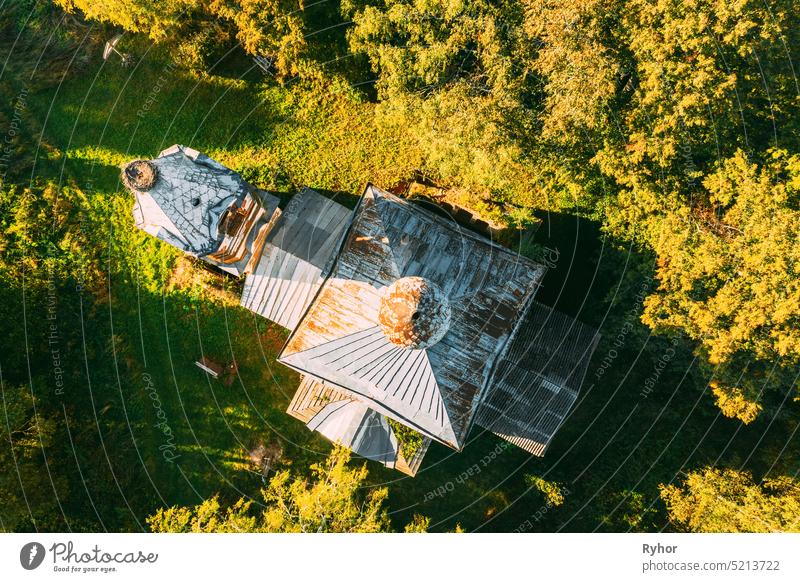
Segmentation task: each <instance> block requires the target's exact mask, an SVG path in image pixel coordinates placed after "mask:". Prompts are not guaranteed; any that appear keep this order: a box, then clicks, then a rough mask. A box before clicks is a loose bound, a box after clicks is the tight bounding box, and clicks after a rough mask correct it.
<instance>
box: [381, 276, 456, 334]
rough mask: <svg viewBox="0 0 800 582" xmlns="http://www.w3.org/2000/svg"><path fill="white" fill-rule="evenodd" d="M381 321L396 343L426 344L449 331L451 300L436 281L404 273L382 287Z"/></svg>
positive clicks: (384, 330) (382, 327)
mask: <svg viewBox="0 0 800 582" xmlns="http://www.w3.org/2000/svg"><path fill="white" fill-rule="evenodd" d="M378 324H379V325H380V326H381V329H382V330H383V333H384V335H385V336H386V339H388V340H389V341H390V342H392V343H393V344H396V345H398V346H402V347H404V348H414V349H423V348H427V347H430V346H432V345H434V344H435V343H436V342H438V341H439V340H440V339H442V338H443V337H444V334H446V333H447V329H448V328H449V327H450V304H449V303H448V301H447V296H446V295H445V294H444V291H442V290H441V289H440V288H439V287H438V286H437V285H436V284H434V283H432V282H430V281H428V280H427V279H423V278H422V277H403V278H402V279H398V280H397V281H395V282H394V283H392V284H391V285H389V286H388V287H385V288H384V289H383V295H382V296H381V302H380V307H379V309H378Z"/></svg>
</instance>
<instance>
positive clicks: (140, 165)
mask: <svg viewBox="0 0 800 582" xmlns="http://www.w3.org/2000/svg"><path fill="white" fill-rule="evenodd" d="M156 180H158V168H156V166H155V165H154V164H152V163H151V162H148V161H147V160H134V161H132V162H131V163H130V164H128V165H126V166H125V168H124V169H123V170H122V181H123V182H125V185H126V186H127V187H128V188H130V189H131V190H138V191H139V192H147V191H148V190H150V188H152V187H153V186H155V184H156Z"/></svg>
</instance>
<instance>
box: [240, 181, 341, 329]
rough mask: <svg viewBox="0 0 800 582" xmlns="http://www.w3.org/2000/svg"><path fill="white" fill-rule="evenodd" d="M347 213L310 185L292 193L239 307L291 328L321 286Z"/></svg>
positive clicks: (248, 277)
mask: <svg viewBox="0 0 800 582" xmlns="http://www.w3.org/2000/svg"><path fill="white" fill-rule="evenodd" d="M351 216H352V211H351V210H349V209H347V208H345V207H344V206H342V205H341V204H338V203H337V202H334V201H333V200H329V199H328V198H325V197H324V196H322V195H321V194H319V193H317V192H315V191H314V190H311V189H309V188H304V189H303V190H301V191H300V192H299V193H298V194H296V195H295V196H294V197H293V198H292V199H291V200H290V201H289V204H288V205H287V206H286V209H285V210H284V211H283V212H282V213H281V215H280V216H279V217H278V219H277V221H276V223H275V226H274V227H273V228H272V230H271V231H270V232H269V234H268V235H267V238H266V242H265V244H264V246H263V250H262V251H261V257H260V259H259V261H258V264H257V265H256V267H255V268H254V269H253V272H252V273H250V274H248V275H247V278H246V279H245V283H244V292H243V293H242V299H241V304H242V306H243V307H246V308H247V309H249V310H251V311H254V312H256V313H258V314H259V315H262V316H264V317H266V318H267V319H269V320H270V321H274V322H275V323H277V324H278V325H281V326H283V327H285V328H287V329H294V328H295V327H296V326H297V324H298V322H299V321H300V317H301V316H302V315H303V313H305V311H306V309H307V308H308V306H309V304H310V303H311V301H312V300H313V299H314V296H315V295H316V294H317V291H319V288H320V287H321V286H322V283H323V281H324V280H325V276H326V275H327V274H328V271H329V270H330V266H331V264H332V262H333V259H334V257H335V254H336V251H337V250H338V248H339V244H340V243H341V240H342V236H343V235H344V231H345V229H346V228H347V226H348V225H349V224H350V220H351Z"/></svg>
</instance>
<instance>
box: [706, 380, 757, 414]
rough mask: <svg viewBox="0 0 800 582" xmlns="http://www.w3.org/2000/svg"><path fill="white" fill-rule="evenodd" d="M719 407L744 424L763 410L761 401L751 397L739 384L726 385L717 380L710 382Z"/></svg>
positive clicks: (724, 412) (723, 412)
mask: <svg viewBox="0 0 800 582" xmlns="http://www.w3.org/2000/svg"><path fill="white" fill-rule="evenodd" d="M709 387H710V388H711V393H712V394H713V395H714V397H715V400H716V404H717V407H718V408H719V409H720V411H722V414H724V415H725V416H727V417H728V418H737V419H739V420H741V421H742V422H743V423H744V424H750V423H751V422H753V421H754V420H755V419H756V418H757V417H758V413H759V412H761V410H762V408H763V407H762V406H761V404H760V403H759V402H757V401H754V400H751V399H749V398H748V397H747V396H746V395H745V393H744V392H743V391H742V390H741V389H740V388H739V387H737V386H724V385H722V384H720V383H719V382H717V381H716V380H714V381H712V382H710V383H709Z"/></svg>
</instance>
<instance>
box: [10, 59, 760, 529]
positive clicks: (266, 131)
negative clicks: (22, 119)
mask: <svg viewBox="0 0 800 582" xmlns="http://www.w3.org/2000/svg"><path fill="white" fill-rule="evenodd" d="M137 50H138V54H139V55H144V56H141V57H140V60H139V62H138V64H137V66H136V67H135V68H134V69H130V70H126V69H122V68H120V67H119V66H117V65H116V64H114V63H109V64H105V65H100V64H96V66H94V68H92V69H91V70H90V72H89V73H87V74H84V75H82V76H81V77H80V78H74V79H72V80H70V81H68V82H66V83H64V84H62V85H61V86H60V87H58V88H54V89H50V90H49V91H47V92H41V93H37V94H36V95H31V96H30V98H29V104H28V106H29V108H30V112H31V115H32V116H33V117H35V118H36V119H37V120H39V122H40V124H41V128H42V133H43V136H42V147H41V148H40V150H39V157H38V159H37V161H36V167H35V173H36V174H37V175H38V176H41V177H43V178H45V179H53V180H60V181H61V182H62V183H67V182H74V183H75V184H76V185H77V186H78V187H80V188H81V189H83V190H84V191H86V192H87V195H88V196H89V197H90V198H91V201H92V204H91V210H90V212H91V213H92V215H93V216H92V217H91V218H92V220H94V221H95V224H98V225H100V226H99V227H98V234H97V237H98V240H100V241H102V242H100V243H99V244H98V246H97V248H96V249H95V252H97V253H98V254H99V255H101V256H102V260H103V264H104V265H105V266H106V269H105V274H106V277H107V280H106V282H105V291H102V292H100V293H98V296H99V297H100V299H99V301H98V303H97V304H96V305H94V306H93V307H92V308H91V312H89V313H86V314H85V315H84V319H81V318H80V317H78V316H77V315H75V313H78V310H77V308H76V309H74V310H73V311H72V312H71V313H72V315H70V316H67V315H66V314H65V315H64V324H63V325H64V327H65V328H66V327H69V328H70V329H71V330H72V332H74V335H76V336H77V337H79V338H80V337H91V338H92V339H91V345H89V346H88V347H85V348H84V347H81V346H80V345H79V344H78V345H76V346H74V347H72V348H71V349H72V352H71V356H72V359H71V360H70V361H71V363H70V365H71V367H72V368H73V385H72V388H71V389H72V390H73V391H74V392H75V393H78V392H81V393H83V392H85V391H86V388H87V387H88V386H89V385H90V384H91V392H90V394H88V396H85V397H81V398H78V397H77V396H76V398H75V400H74V402H73V403H72V404H71V405H72V406H74V407H75V409H76V413H77V414H82V415H86V417H87V418H88V417H91V416H92V415H96V416H97V418H98V419H99V422H98V427H97V431H98V432H99V433H100V434H101V435H102V441H103V443H104V446H107V447H108V450H109V453H108V457H109V458H108V461H107V463H105V466H104V464H103V463H99V464H96V465H94V469H92V471H91V472H89V473H88V474H87V475H86V490H85V492H78V493H75V492H73V494H74V495H75V496H77V497H78V498H80V499H82V501H80V502H76V503H77V505H79V506H80V505H81V504H84V505H85V506H84V507H83V508H82V509H81V510H80V512H78V511H76V513H81V514H83V515H93V513H92V511H93V508H94V507H95V505H97V506H98V507H100V506H102V507H105V508H108V507H119V508H121V509H120V510H119V515H105V514H103V515H98V518H99V519H100V520H101V521H102V522H103V523H104V524H108V527H109V528H110V529H113V528H118V529H137V527H138V525H139V524H140V523H141V520H142V518H143V517H144V516H145V515H147V514H149V513H152V512H153V511H154V510H155V509H156V508H157V507H160V506H163V505H172V504H192V503H197V502H198V501H199V500H200V499H201V498H204V497H207V496H209V495H210V494H212V493H215V492H220V493H221V494H222V496H223V498H229V499H232V498H235V497H238V496H240V495H251V496H256V498H257V491H258V489H259V487H260V485H261V480H260V477H259V475H257V474H256V473H254V472H253V469H254V467H253V465H252V464H251V462H250V460H249V457H248V450H249V449H251V448H254V447H255V446H256V445H258V444H261V443H264V444H270V443H274V442H279V443H280V445H281V446H282V448H283V450H284V455H283V461H282V462H283V463H284V464H289V465H293V466H294V468H295V469H296V470H297V471H299V472H302V471H304V470H305V469H306V468H307V467H308V465H309V464H310V463H311V462H314V461H317V460H319V459H320V458H321V456H322V455H324V454H326V453H327V451H328V450H329V445H328V443H327V442H325V441H324V440H323V439H322V438H321V437H318V436H316V435H314V434H312V433H310V432H309V431H308V430H306V428H305V427H304V426H303V425H302V424H301V423H300V422H297V421H295V420H294V419H292V418H291V417H289V416H288V415H286V414H285V413H284V410H285V408H286V405H287V403H288V401H289V398H290V397H291V395H292V393H293V391H294V389H295V388H296V386H297V384H298V381H299V380H298V377H297V375H296V374H295V373H293V372H291V371H289V370H288V369H286V368H284V367H282V366H280V365H278V364H276V362H275V355H276V354H277V352H278V350H279V348H280V346H281V345H282V343H283V341H284V339H285V332H284V331H283V330H280V329H279V328H277V327H275V326H272V325H270V324H269V323H268V322H266V321H264V320H262V319H260V318H258V317H256V316H254V315H253V314H251V313H250V312H248V311H246V310H243V309H241V308H239V307H238V306H237V305H236V303H235V301H234V300H232V299H231V297H232V296H234V294H233V293H232V291H231V290H230V289H226V288H224V287H225V286H226V285H227V286H231V285H234V283H233V282H231V280H229V279H224V280H223V279H220V278H218V277H211V276H208V275H207V274H206V272H205V271H203V270H202V269H199V268H197V267H195V266H188V267H187V266H186V264H185V262H184V263H179V262H177V258H178V254H177V253H176V252H174V251H173V250H171V249H169V248H168V247H166V246H164V245H161V244H159V243H157V242H155V241H153V240H151V239H149V238H148V237H146V236H144V235H142V234H141V233H138V232H136V231H135V230H134V229H133V228H132V224H131V218H130V205H131V203H132V201H131V200H130V197H129V196H128V195H126V194H124V193H123V192H122V190H121V187H120V184H119V166H120V164H122V163H124V162H126V161H128V160H130V159H132V158H134V157H152V156H154V155H156V154H157V153H158V151H159V150H161V149H163V148H165V147H167V146H169V145H171V144H173V143H183V144H186V145H190V146H192V147H194V148H197V149H199V150H202V151H204V152H206V153H208V154H209V155H211V156H213V157H216V158H217V159H219V160H220V161H222V162H223V163H225V164H227V165H228V166H230V167H232V168H234V169H236V170H237V171H240V172H241V173H242V174H243V175H244V176H245V177H246V178H247V179H248V180H250V181H251V182H253V183H254V184H256V185H258V186H260V187H263V188H267V189H271V190H277V191H279V192H284V193H286V192H291V191H293V190H295V189H296V188H297V187H298V186H300V185H302V184H306V185H309V186H312V187H316V188H320V189H325V190H332V191H337V192H342V193H344V194H345V195H346V197H347V196H350V197H352V198H346V200H350V201H352V200H354V196H355V195H356V194H357V193H358V192H359V190H360V188H361V186H362V185H363V183H364V182H366V181H368V180H370V181H374V182H376V183H378V184H381V185H383V186H389V185H391V184H393V183H395V182H397V181H398V180H400V179H402V178H404V177H407V176H408V175H410V173H411V170H413V169H414V167H415V164H416V160H414V159H413V157H409V155H408V154H403V153H402V152H403V151H404V149H403V148H402V147H399V144H401V143H402V140H403V138H404V136H403V135H402V134H401V133H398V134H397V135H379V134H378V133H377V130H376V127H375V125H374V121H373V117H372V113H373V112H372V107H373V106H372V105H371V104H369V103H364V102H362V101H360V100H359V99H358V98H357V97H355V96H353V95H350V94H349V93H348V91H347V90H346V89H340V90H338V92H337V89H336V88H335V87H333V88H331V87H329V88H327V89H325V91H324V92H323V93H321V94H320V95H319V99H317V100H313V101H308V100H303V99H302V98H301V97H300V96H299V95H300V93H299V92H298V93H295V92H293V91H292V90H291V87H289V88H285V87H279V86H276V85H272V84H267V83H262V82H260V81H259V80H257V79H254V78H252V76H251V75H248V76H246V77H245V79H240V78H232V77H224V76H221V75H216V76H208V77H203V78H196V77H193V76H191V75H188V74H186V73H183V72H181V71H177V70H172V69H171V68H170V67H169V66H168V65H166V64H165V62H164V61H163V58H162V55H159V54H157V53H156V52H153V51H150V52H147V53H146V54H145V50H144V47H139V48H138V49H137ZM164 79H165V80H164ZM156 88H158V90H157V91H156ZM542 218H543V219H544V221H545V222H544V224H543V226H542V228H540V229H539V232H538V233H537V235H536V242H537V243H538V244H539V245H540V246H542V247H545V246H546V247H551V248H555V249H557V250H558V251H559V257H560V258H559V261H558V263H557V265H556V267H555V268H554V269H553V270H552V271H551V273H550V274H549V275H548V279H547V280H546V281H545V287H544V289H543V291H542V295H541V297H542V298H543V299H544V300H546V301H547V302H548V303H550V304H553V305H555V306H556V307H558V308H561V309H562V310H565V311H567V312H570V313H572V314H573V315H578V316H579V317H581V318H582V319H584V320H586V321H588V322H590V323H592V324H595V325H597V326H599V327H601V331H602V333H603V334H604V337H605V339H604V343H603V344H602V345H601V346H600V348H599V350H598V354H599V356H600V358H602V356H603V354H604V352H606V351H607V350H608V349H609V346H610V345H611V342H612V341H613V339H614V337H615V336H616V335H617V334H618V333H619V330H620V329H621V328H622V326H623V325H624V323H625V321H626V318H627V317H630V316H631V306H632V305H634V303H635V302H634V299H633V298H634V296H635V294H636V292H637V290H638V288H639V287H640V285H641V282H642V281H644V280H646V279H647V278H649V277H650V275H651V274H650V272H649V270H648V265H649V263H648V260H647V259H646V258H643V257H640V256H637V255H635V254H627V255H626V254H625V253H620V252H618V251H615V250H611V249H610V248H609V247H608V246H605V245H604V243H603V241H602V240H601V239H600V237H599V233H598V231H597V226H596V225H592V224H590V223H588V222H586V221H579V220H578V219H576V218H574V217H570V216H555V215H551V216H543V217H542ZM598 266H599V268H598ZM186 269H188V272H187V271H186ZM108 273H111V275H109V274H108ZM620 281H622V283H619V282H620ZM77 299H78V298H77V294H76V293H75V291H74V290H69V289H65V290H64V291H63V296H62V305H63V307H62V310H63V311H65V313H66V309H67V306H71V307H73V306H75V305H77ZM589 306H591V307H589ZM632 317H633V331H632V332H631V333H630V335H629V336H628V337H629V339H628V341H627V344H626V345H625V346H624V348H622V349H620V350H619V351H620V355H619V358H620V360H619V361H620V362H622V361H625V362H629V364H628V363H626V364H625V365H619V366H615V367H614V369H613V370H612V371H611V372H610V373H609V374H608V375H606V376H604V377H603V378H602V380H596V381H595V380H594V379H593V378H592V377H591V376H592V374H593V370H594V367H592V368H590V372H589V375H590V378H589V379H588V380H587V386H586V389H585V391H584V397H585V398H584V399H583V400H582V401H581V403H580V405H579V406H578V407H577V409H576V410H575V412H574V414H573V415H572V417H571V418H570V420H569V421H568V422H567V424H566V425H565V426H564V427H563V429H562V430H561V432H560V433H559V436H558V437H557V439H556V441H555V443H554V444H553V446H552V448H551V450H550V451H549V453H548V455H547V457H545V458H544V459H538V458H532V457H530V456H528V455H527V454H526V453H524V452H522V451H520V450H517V449H515V448H513V447H508V448H503V447H501V448H500V452H499V453H498V452H497V451H498V444H499V443H500V441H499V440H498V439H496V438H495V437H492V436H491V435H480V434H479V433H478V432H476V433H474V440H473V441H472V442H470V443H469V444H468V446H467V447H466V449H465V450H464V451H463V452H461V453H458V454H456V453H454V452H452V451H449V450H447V449H445V448H443V447H440V446H436V445H434V446H433V447H432V448H431V450H430V451H429V453H428V456H427V458H426V462H425V465H424V466H423V470H422V471H421V473H420V474H419V475H418V476H417V477H416V478H415V479H413V480H412V479H408V478H406V477H404V476H402V475H400V474H398V473H396V472H393V471H389V470H385V469H383V468H382V467H380V466H378V465H377V464H371V465H370V482H371V484H372V485H379V484H384V483H388V484H389V487H390V505H391V507H392V509H393V510H395V513H394V514H393V519H394V520H395V523H396V525H397V526H398V527H399V526H401V525H402V524H403V523H405V522H407V521H408V520H410V519H411V516H412V515H413V513H422V514H424V515H428V516H430V517H431V518H432V523H433V524H434V529H439V530H441V529H452V528H454V527H455V525H456V524H457V523H461V524H462V525H463V526H464V527H465V528H466V529H468V530H471V529H477V528H482V529H484V530H501V531H509V530H513V529H515V528H518V527H520V526H521V525H522V524H523V523H524V522H525V521H526V520H529V521H531V520H532V516H535V515H538V516H539V517H538V518H536V519H533V520H532V521H531V523H532V525H531V526H530V529H531V530H532V531H553V530H556V529H559V528H563V529H567V530H591V529H594V528H596V527H599V528H601V529H609V530H625V529H628V528H634V529H648V528H653V527H660V526H661V525H663V519H664V518H663V515H662V514H661V513H660V511H661V509H660V505H659V504H658V503H657V502H656V500H657V498H658V493H657V486H658V484H659V483H662V482H669V481H670V480H671V479H673V478H674V476H675V475H676V474H677V472H678V471H679V470H681V469H682V468H683V467H684V466H686V465H687V464H691V463H692V462H694V461H695V460H702V461H708V460H709V459H714V458H720V457H721V458H723V459H725V458H731V456H732V453H730V451H732V450H737V449H738V450H749V449H748V447H752V446H755V444H754V443H755V442H756V440H757V438H758V437H760V436H761V435H762V433H764V427H763V426H762V425H761V423H755V424H754V425H753V426H751V427H747V428H746V429H743V430H734V427H735V426H736V425H735V424H733V423H731V422H729V421H727V420H720V419H718V418H716V417H715V414H716V413H715V411H714V410H713V408H712V407H711V405H710V404H708V403H707V401H706V400H698V399H699V397H700V395H701V394H700V393H701V388H702V386H701V383H699V382H698V381H697V380H696V379H694V378H693V377H689V378H683V376H682V373H683V371H684V370H686V369H689V368H690V366H689V364H690V361H691V346H690V345H689V344H687V343H681V345H680V346H679V349H678V355H677V356H676V358H675V361H674V364H673V365H672V366H671V367H669V368H667V369H666V370H664V372H663V374H662V375H661V377H660V380H659V386H660V388H659V389H658V390H656V391H655V393H654V394H653V395H651V396H650V397H647V398H642V397H641V396H640V391H641V383H642V382H643V381H644V380H645V379H647V378H648V377H649V376H650V375H651V374H652V370H653V365H654V362H656V361H657V359H658V358H659V357H660V356H661V355H662V354H663V353H664V350H665V349H666V347H667V345H666V340H661V339H654V338H651V337H650V336H649V334H648V333H647V332H646V331H645V330H644V327H643V326H642V325H641V324H640V323H639V322H638V316H637V315H636V314H635V313H634V314H633V316H632ZM87 322H88V324H87ZM201 355H206V356H208V357H210V358H212V359H214V360H217V361H219V362H228V361H231V360H233V359H235V360H236V361H237V362H238V364H239V370H240V376H241V377H240V379H239V380H237V381H236V382H235V383H233V384H232V385H231V386H230V387H226V386H224V385H223V384H221V383H220V382H216V381H211V380H209V379H208V377H207V376H205V374H204V373H202V372H201V371H200V370H199V369H197V368H196V367H195V365H194V361H195V359H196V358H198V357H199V356H201ZM84 360H86V361H90V362H91V365H87V366H83V365H82V362H83V361H84ZM19 368H20V369H22V366H21V365H20V367H19ZM84 368H86V369H84ZM145 374H146V375H148V376H147V377H149V378H151V379H152V387H151V386H150V383H149V382H148V381H146V380H145ZM41 388H42V390H46V389H47V387H46V386H44V385H43V386H42V387H41ZM154 391H155V393H156V394H157V402H158V406H156V405H155V404H154V402H155V400H154V397H153V393H154ZM698 402H699V404H698ZM164 419H166V423H167V424H168V426H169V427H170V431H171V434H172V435H173V440H174V443H175V446H176V451H175V452H176V454H178V455H179V457H177V458H176V459H175V461H174V462H168V461H167V460H166V459H165V457H164V447H165V445H168V444H169V443H168V442H167V441H168V438H167V436H166V435H165V433H164V430H163V427H162V428H159V426H158V425H159V423H162V422H164ZM773 432H774V431H773ZM675 435H679V438H677V439H674V438H673V437H674V436H675ZM774 436H775V435H774V434H771V433H769V432H768V433H767V434H766V437H765V441H764V446H770V442H771V439H773V437H774ZM78 439H79V440H78V442H79V443H80V435H78ZM92 442H94V441H92ZM732 443H733V444H732ZM75 450H77V451H78V453H77V454H76V460H77V461H78V463H79V464H81V463H83V464H84V465H90V464H91V459H90V457H92V456H93V455H102V451H101V450H95V451H89V450H86V448H83V449H81V448H80V446H76V447H75ZM487 458H490V461H486V459H487ZM141 467H144V468H145V469H146V473H143V472H142V469H141ZM465 473H467V476H466V477H464V476H463V475H464V474H465ZM525 474H535V475H540V476H541V477H542V478H544V479H546V480H547V481H553V482H559V483H564V484H566V485H565V487H566V491H565V493H564V502H563V503H562V504H561V505H559V506H558V507H552V508H549V507H548V506H547V500H546V499H545V497H544V495H543V494H542V493H541V492H540V491H536V490H532V489H530V487H529V485H528V483H527V482H526V480H525ZM118 479H119V480H120V481H124V482H128V483H136V484H137V487H136V490H135V491H133V492H131V491H129V490H127V489H124V488H115V482H117V480H118ZM123 491H124V492H125V494H123ZM99 497H102V498H106V499H107V498H110V499H109V501H108V503H104V504H102V505H101V504H95V501H96V500H97V499H98V498H99ZM128 507H130V509H128ZM543 508H544V510H543ZM87 519H88V518H87ZM87 527H89V528H90V529H91V528H92V527H96V524H94V525H92V524H89V525H88V526H87Z"/></svg>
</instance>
